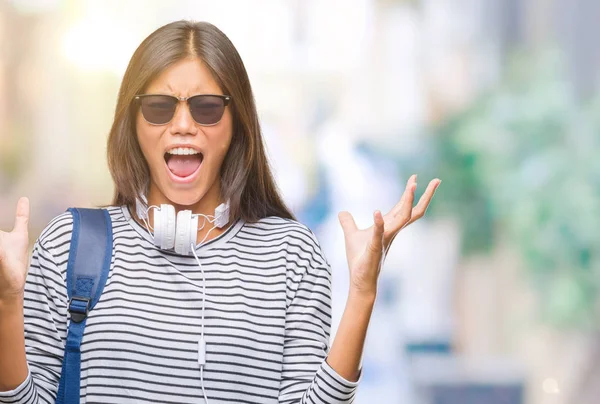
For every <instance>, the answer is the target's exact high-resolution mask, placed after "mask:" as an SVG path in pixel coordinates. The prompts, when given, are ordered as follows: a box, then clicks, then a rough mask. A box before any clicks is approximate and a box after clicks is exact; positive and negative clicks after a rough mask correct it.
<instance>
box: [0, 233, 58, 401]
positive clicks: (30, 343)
mask: <svg viewBox="0 0 600 404" xmlns="http://www.w3.org/2000/svg"><path fill="white" fill-rule="evenodd" d="M65 248H68V246H65ZM66 300H67V294H66V286H65V281H64V277H63V274H62V272H61V270H60V269H59V265H57V263H56V260H55V259H54V256H53V255H52V253H51V252H50V251H48V250H47V249H46V248H44V247H43V243H42V242H41V241H40V240H38V241H37V242H36V243H35V245H34V248H33V253H32V257H31V262H30V266H29V272H28V274H27V282H26V285H25V298H24V316H25V349H26V356H27V364H28V367H29V374H28V376H27V379H26V380H25V381H24V382H23V383H22V384H21V385H20V386H18V387H17V388H16V389H14V390H12V391H7V392H0V403H10V404H17V403H18V404H37V403H49V404H50V403H54V402H55V401H56V393H57V390H58V383H59V379H60V373H61V366H62V358H63V355H64V348H65V343H64V341H65V338H66V328H67V314H66V309H67V307H66V306H67V301H66Z"/></svg>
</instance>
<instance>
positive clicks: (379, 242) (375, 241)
mask: <svg viewBox="0 0 600 404" xmlns="http://www.w3.org/2000/svg"><path fill="white" fill-rule="evenodd" d="M373 221H374V222H375V224H374V226H373V237H372V239H371V243H370V247H371V249H372V250H373V251H374V252H382V251H383V233H384V231H383V228H384V221H383V216H382V215H381V212H380V211H378V210H376V211H375V213H373Z"/></svg>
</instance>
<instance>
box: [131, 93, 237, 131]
mask: <svg viewBox="0 0 600 404" xmlns="http://www.w3.org/2000/svg"><path fill="white" fill-rule="evenodd" d="M157 95H160V96H164V97H169V98H172V99H176V100H177V101H178V104H176V105H175V110H174V111H173V116H172V117H171V119H169V120H168V121H167V122H165V123H153V122H149V121H148V120H147V119H146V117H145V116H144V112H143V111H142V98H145V97H151V96H157ZM202 96H211V97H218V98H221V99H222V100H223V115H224V114H225V107H227V106H228V105H229V102H230V101H231V98H232V97H231V96H230V95H224V94H195V95H191V96H189V97H177V96H175V95H171V94H138V95H136V96H135V97H134V101H135V103H136V104H138V106H139V107H140V112H141V113H142V117H143V118H144V121H146V122H147V123H148V124H150V125H154V126H162V125H168V124H169V123H171V121H172V120H173V118H175V113H176V112H177V106H178V105H179V103H181V102H185V103H186V104H187V106H188V109H190V102H189V100H190V99H192V98H195V97H202ZM190 115H191V116H192V119H193V120H194V122H196V123H197V124H198V125H200V126H215V125H217V124H218V123H219V122H221V120H222V119H223V115H221V118H220V119H219V120H218V121H217V122H215V123H210V124H205V123H200V122H198V121H196V119H195V118H194V115H193V114H192V111H191V109H190Z"/></svg>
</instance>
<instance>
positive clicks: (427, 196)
mask: <svg viewBox="0 0 600 404" xmlns="http://www.w3.org/2000/svg"><path fill="white" fill-rule="evenodd" d="M441 182H442V181H441V180H440V179H438V178H436V179H434V180H431V181H430V182H429V185H427V189H426V190H425V192H424V193H423V195H421V199H419V202H418V203H417V206H415V207H414V208H413V210H412V214H411V218H410V221H409V222H408V224H411V223H413V222H415V221H417V220H419V219H420V218H422V217H423V216H424V215H425V212H426V211H427V208H428V207H429V203H430V202H431V198H433V195H434V194H435V191H436V190H437V188H438V187H439V185H440V183H441ZM408 224H407V225H408Z"/></svg>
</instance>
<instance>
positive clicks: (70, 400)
mask: <svg viewBox="0 0 600 404" xmlns="http://www.w3.org/2000/svg"><path fill="white" fill-rule="evenodd" d="M69 211H70V212H71V214H72V215H73V232H72V234H71V248H70V250H69V260H68V262H67V295H68V299H69V307H68V310H69V313H70V314H71V321H70V322H69V327H68V330H67V343H66V346H65V354H64V358H63V363H62V372H61V375H60V383H59V385H58V394H57V397H56V403H57V404H59V403H60V404H79V393H80V389H81V387H80V376H81V340H82V338H83V331H84V330H85V323H86V321H87V315H88V313H89V311H90V310H92V309H93V308H94V306H95V305H96V303H97V302H98V300H99V299H100V295H102V290H103V289H104V285H105V284H106V279H107V278H108V272H109V270H110V261H111V258H112V246H113V234H112V224H111V220H110V214H109V213H108V211H107V210H105V209H78V208H70V209H69Z"/></svg>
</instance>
